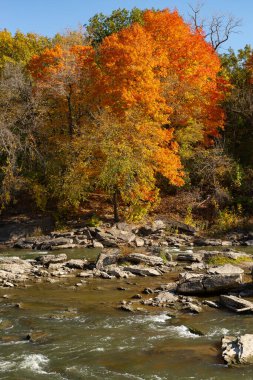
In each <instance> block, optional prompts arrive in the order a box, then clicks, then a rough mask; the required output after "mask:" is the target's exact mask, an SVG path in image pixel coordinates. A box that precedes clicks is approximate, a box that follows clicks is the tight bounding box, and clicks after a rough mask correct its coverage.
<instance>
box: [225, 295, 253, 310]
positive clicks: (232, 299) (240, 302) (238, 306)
mask: <svg viewBox="0 0 253 380" xmlns="http://www.w3.org/2000/svg"><path fill="white" fill-rule="evenodd" d="M220 303H221V304H222V305H223V306H225V307H227V308H228V309H230V310H233V311H236V312H237V313H242V312H245V311H251V312H253V303H252V302H250V301H247V300H244V299H243V298H239V297H236V296H230V295H220Z"/></svg>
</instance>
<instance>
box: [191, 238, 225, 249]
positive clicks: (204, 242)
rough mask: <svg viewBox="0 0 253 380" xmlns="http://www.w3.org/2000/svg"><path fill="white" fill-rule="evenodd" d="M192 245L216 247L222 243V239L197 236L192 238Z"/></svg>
mask: <svg viewBox="0 0 253 380" xmlns="http://www.w3.org/2000/svg"><path fill="white" fill-rule="evenodd" d="M194 245H196V246H198V247H207V246H210V247H217V246H221V245H222V241H221V240H220V239H204V238H197V239H195V240H194Z"/></svg>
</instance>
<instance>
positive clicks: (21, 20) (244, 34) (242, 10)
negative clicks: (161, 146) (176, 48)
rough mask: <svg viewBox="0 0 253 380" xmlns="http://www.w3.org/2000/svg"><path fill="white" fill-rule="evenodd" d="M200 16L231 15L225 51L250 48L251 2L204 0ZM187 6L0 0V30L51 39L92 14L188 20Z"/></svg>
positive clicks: (154, 1)
mask: <svg viewBox="0 0 253 380" xmlns="http://www.w3.org/2000/svg"><path fill="white" fill-rule="evenodd" d="M201 2H203V3H204V5H203V8H202V9H203V16H204V17H205V18H208V17H210V15H213V14H226V15H229V14H231V15H233V16H235V17H237V18H240V19H241V20H242V26H241V27H240V32H239V33H237V34H233V35H232V36H231V38H230V40H229V43H228V44H226V45H225V48H228V47H229V46H231V47H232V48H233V49H235V50H237V49H240V48H243V47H244V46H245V45H246V44H250V45H251V46H253V27H252V24H253V1H252V0H205V1H201ZM188 3H191V4H193V5H194V4H196V1H195V0H192V1H191V0H146V1H144V0H126V1H116V0H90V1H87V0H0V29H3V28H7V29H8V30H10V31H11V32H13V33H14V32H15V31H16V30H17V29H19V30H21V31H22V32H25V33H27V32H35V33H38V34H43V35H48V36H53V35H54V34H55V33H57V32H60V33H62V32H64V30H65V29H66V28H71V29H75V28H77V26H78V24H79V25H80V24H85V23H87V22H88V19H89V18H90V17H92V16H93V15H94V14H95V13H98V12H103V13H105V14H110V13H111V11H112V10H114V9H117V8H127V9H131V8H133V7H139V8H141V9H144V8H152V7H154V8H160V9H163V8H170V9H174V8H177V9H178V11H179V13H180V14H181V15H183V16H185V18H186V19H187V17H188V13H189V7H188Z"/></svg>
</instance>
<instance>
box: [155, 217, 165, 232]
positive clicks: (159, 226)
mask: <svg viewBox="0 0 253 380" xmlns="http://www.w3.org/2000/svg"><path fill="white" fill-rule="evenodd" d="M152 228H153V229H154V230H165V229H166V223H165V222H164V221H163V220H160V219H158V220H155V221H154V222H153V223H152Z"/></svg>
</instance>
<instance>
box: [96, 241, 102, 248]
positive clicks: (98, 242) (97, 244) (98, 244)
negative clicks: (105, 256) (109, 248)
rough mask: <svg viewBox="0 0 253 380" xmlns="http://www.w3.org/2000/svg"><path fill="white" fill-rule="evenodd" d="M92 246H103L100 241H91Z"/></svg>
mask: <svg viewBox="0 0 253 380" xmlns="http://www.w3.org/2000/svg"><path fill="white" fill-rule="evenodd" d="M93 248H104V246H103V244H102V243H101V242H100V241H93Z"/></svg>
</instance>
